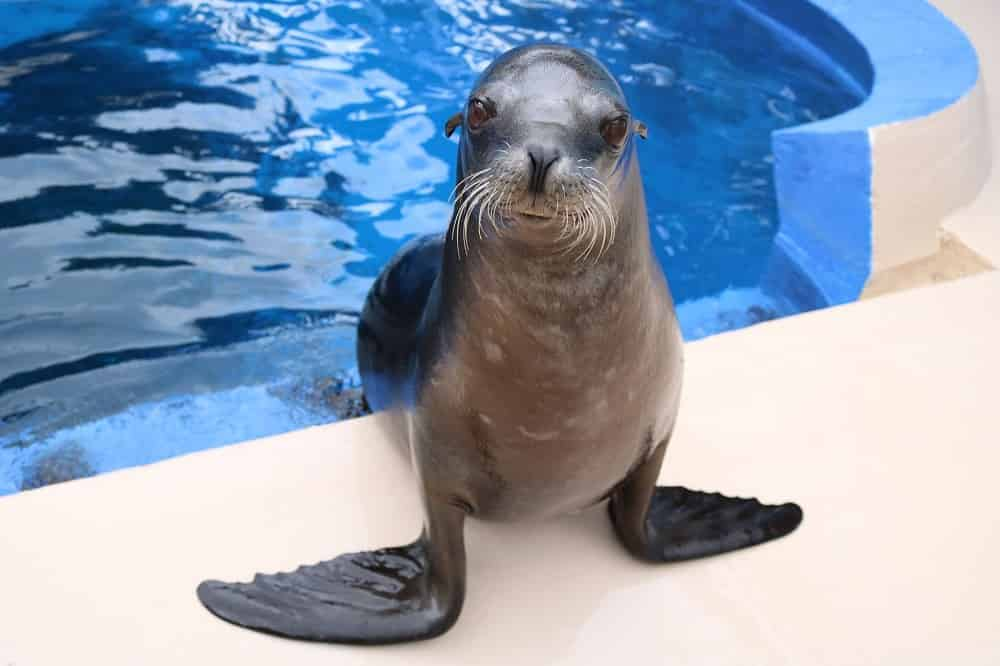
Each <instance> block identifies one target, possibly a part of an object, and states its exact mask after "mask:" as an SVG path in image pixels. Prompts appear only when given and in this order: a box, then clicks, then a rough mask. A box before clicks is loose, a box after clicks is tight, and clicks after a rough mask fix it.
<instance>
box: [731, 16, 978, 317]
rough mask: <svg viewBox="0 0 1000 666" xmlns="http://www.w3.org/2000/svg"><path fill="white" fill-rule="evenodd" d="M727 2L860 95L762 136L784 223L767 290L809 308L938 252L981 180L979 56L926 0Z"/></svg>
mask: <svg viewBox="0 0 1000 666" xmlns="http://www.w3.org/2000/svg"><path fill="white" fill-rule="evenodd" d="M737 2H738V3H739V4H740V5H742V6H743V8H744V10H745V11H746V12H747V14H748V15H750V16H751V17H753V18H754V19H755V20H756V21H758V22H760V23H761V24H763V25H767V26H768V27H770V28H771V29H772V30H774V31H777V32H779V33H782V34H784V35H786V36H787V39H789V40H793V41H795V42H797V43H798V44H799V45H800V46H801V47H802V48H803V50H804V51H806V52H808V53H811V54H812V55H813V57H814V58H815V59H816V61H817V62H819V63H821V64H823V65H824V66H825V67H827V68H828V69H830V70H831V71H832V72H834V73H835V74H836V75H837V77H838V78H839V79H840V80H841V81H843V82H846V83H847V84H848V85H853V86H858V87H860V88H862V89H864V90H866V91H869V94H868V96H867V99H866V100H865V102H864V103H862V104H861V105H860V106H858V107H856V108H854V109H852V110H850V111H847V112H845V113H843V114H841V115H838V116H835V117H832V118H828V119H825V120H821V121H818V122H814V123H810V124H807V125H800V126H797V127H792V128H788V129H782V130H778V131H776V132H774V134H773V135H772V145H773V148H774V156H775V174H774V178H775V188H776V191H777V199H778V210H779V215H780V220H781V228H780V231H779V233H778V235H777V237H776V239H775V247H774V251H773V255H772V258H771V262H770V266H769V268H768V274H767V276H766V278H765V285H768V286H769V288H770V289H771V290H772V291H775V292H778V293H792V294H794V295H795V297H796V298H797V299H798V300H799V301H800V302H803V303H806V304H810V303H811V305H812V306H813V307H822V306H824V305H836V304H840V303H846V302H850V301H853V300H856V299H857V298H859V297H860V296H861V294H862V292H863V291H864V288H865V285H866V284H867V283H868V282H869V280H870V279H871V278H872V277H873V276H874V275H876V274H877V273H879V272H880V271H884V270H887V269H890V268H893V267H895V266H899V265H901V264H905V263H908V262H911V261H915V260H918V259H921V258H924V257H927V256H930V255H933V254H935V253H936V252H937V250H938V228H939V224H940V222H941V220H942V218H944V217H945V216H946V215H947V214H948V213H950V212H951V211H953V210H955V209H956V208H959V207H960V206H962V205H964V204H966V203H968V202H970V201H971V200H972V199H973V198H974V197H975V195H976V194H977V193H978V192H979V190H980V189H981V187H982V185H983V184H984V183H985V181H986V178H987V176H988V175H989V170H990V164H991V155H990V149H989V145H990V142H989V141H988V137H989V127H988V120H987V114H986V98H985V94H984V92H983V84H982V79H981V77H980V72H979V61H978V57H977V55H976V51H975V49H974V48H973V46H972V44H971V43H970V42H969V40H968V38H967V37H966V36H965V34H964V33H963V32H962V31H961V30H960V29H959V28H958V27H957V26H956V25H955V24H954V23H952V22H951V21H949V20H948V19H947V18H946V17H945V16H944V15H943V14H941V13H940V12H939V11H938V10H937V9H935V8H934V7H933V6H931V5H930V4H928V3H927V2H925V1H924V0H879V1H878V2H872V1H871V0H812V1H811V2H805V0H803V2H789V0H737ZM803 274H805V276H807V277H808V280H807V281H805V282H804V281H803V279H802V278H803ZM810 283H811V284H810Z"/></svg>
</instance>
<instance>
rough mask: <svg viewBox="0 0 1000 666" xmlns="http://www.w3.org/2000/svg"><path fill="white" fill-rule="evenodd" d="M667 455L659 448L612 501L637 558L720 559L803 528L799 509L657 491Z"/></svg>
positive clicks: (661, 488)
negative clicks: (722, 555)
mask: <svg viewBox="0 0 1000 666" xmlns="http://www.w3.org/2000/svg"><path fill="white" fill-rule="evenodd" d="M665 450H666V443H664V444H661V445H660V446H659V447H658V449H657V451H656V452H655V453H654V454H653V455H652V456H650V458H649V459H648V460H647V461H646V462H644V463H643V464H642V465H640V466H639V468H638V469H636V470H635V471H634V472H633V473H632V475H631V476H630V477H629V479H628V480H627V481H626V482H625V483H624V484H623V485H622V486H621V487H620V488H619V489H618V490H616V491H615V493H614V494H613V495H612V497H611V503H610V505H609V510H610V513H611V521H612V523H613V524H614V526H615V531H616V532H617V533H618V536H619V538H621V540H622V543H624V544H625V547H626V548H628V550H629V552H631V553H632V554H633V555H635V556H636V557H638V558H640V559H642V560H647V561H651V562H679V561H682V560H693V559H696V558H699V557H707V556H709V555H718V554H720V553H727V552H729V551H732V550H737V549H739V548H746V547H748V546H754V545H757V544H760V543H764V542H766V541H771V540H772V539H777V538H779V537H782V536H785V535H786V534H789V533H790V532H792V531H793V530H794V529H795V528H796V527H798V526H799V523H801V522H802V509H800V508H799V506H798V505H797V504H791V503H789V504H780V505H768V504H761V503H760V502H759V501H757V500H756V499H742V498H738V497H726V496H724V495H720V494H719V493H704V492H699V491H695V490H688V489H687V488H681V487H678V486H669V487H668V486H659V487H657V486H656V485H655V483H656V478H657V477H658V476H659V471H660V465H661V464H662V462H663V454H664V452H665Z"/></svg>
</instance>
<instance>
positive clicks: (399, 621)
mask: <svg viewBox="0 0 1000 666" xmlns="http://www.w3.org/2000/svg"><path fill="white" fill-rule="evenodd" d="M435 513H436V514H437V515H436V517H437V518H438V519H439V520H437V521H431V524H432V525H434V526H433V527H432V528H431V529H429V530H427V531H426V532H425V534H424V536H422V537H421V538H420V539H418V540H417V541H415V542H414V543H412V544H410V545H408V546H400V547H397V548H380V549H379V550H374V551H366V552H361V553H348V554H346V555H341V556H340V557H337V558H335V559H332V560H328V561H326V562H320V563H319V564H314V565H310V566H302V567H299V568H298V569H296V570H295V571H294V572H291V573H278V574H271V575H262V574H258V575H257V576H255V577H254V579H253V581H252V582H249V583H223V582H220V581H214V580H210V581H205V582H203V583H202V584H201V585H199V586H198V599H199V600H201V603H202V604H204V606H205V608H207V609H208V610H209V611H211V612H212V613H213V614H215V615H216V616H218V617H220V618H222V619H223V620H226V621H227V622H231V623H233V624H236V625H239V626H241V627H246V628H248V629H254V630H257V631H262V632H265V633H269V634H274V635H277V636H284V637H287V638H297V639H300V640H309V641H323V642H327V643H351V644H360V645H382V644H387V643H401V642H404V641H415V640H421V639H425V638H433V637H435V636H438V635H440V634H443V633H444V632H445V631H447V630H448V629H449V628H450V627H451V626H452V625H453V624H455V621H456V620H457V619H458V615H459V613H460V612H461V610H462V602H463V600H464V598H465V550H464V545H463V540H462V524H463V519H464V513H462V512H460V511H457V510H455V509H451V508H447V509H437V510H436V511H435ZM435 523H436V524H435ZM428 533H429V534H430V535H431V536H430V537H428V536H427V534H428ZM432 544H433V545H432Z"/></svg>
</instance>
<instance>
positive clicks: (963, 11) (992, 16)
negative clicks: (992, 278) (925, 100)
mask: <svg viewBox="0 0 1000 666" xmlns="http://www.w3.org/2000/svg"><path fill="white" fill-rule="evenodd" d="M932 4H934V6H936V7H937V8H938V9H940V10H941V11H942V12H943V13H944V14H945V15H947V16H948V17H949V18H950V19H951V20H953V21H954V22H955V23H956V24H958V26H959V27H960V28H961V29H962V30H964V31H965V33H966V34H967V35H968V36H969V38H970V39H971V40H972V43H973V44H974V45H975V47H976V50H977V51H978V53H979V61H980V64H981V66H982V78H983V83H984V87H985V91H984V94H985V95H986V97H987V100H988V103H989V114H988V118H989V123H990V126H991V129H992V132H991V133H992V138H991V137H989V136H987V137H983V138H982V140H986V141H990V140H992V148H993V155H995V156H997V160H998V161H1000V41H998V40H997V31H998V30H1000V3H997V2H996V1H995V0H932ZM943 228H944V229H945V230H946V231H950V232H952V233H954V234H956V235H957V236H958V237H959V238H960V239H961V240H962V242H963V243H965V245H967V246H968V247H970V248H971V249H973V250H974V251H975V252H976V253H978V254H979V255H980V256H982V257H983V258H985V259H986V260H987V261H989V262H990V263H991V264H993V266H998V267H1000V168H998V167H997V165H996V164H994V167H993V169H992V171H991V173H990V175H989V178H988V180H987V181H986V185H985V186H984V187H983V189H982V190H981V191H980V193H979V196H978V197H977V198H976V199H975V200H974V201H973V202H972V203H971V204H970V205H968V206H966V207H965V208H963V209H961V210H958V211H956V212H954V213H952V214H951V215H949V216H948V217H947V218H946V219H945V221H944V223H943ZM998 316H1000V313H998Z"/></svg>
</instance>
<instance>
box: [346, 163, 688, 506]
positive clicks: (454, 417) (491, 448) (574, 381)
mask: <svg viewBox="0 0 1000 666" xmlns="http://www.w3.org/2000/svg"><path fill="white" fill-rule="evenodd" d="M624 186H625V187H627V188H628V189H629V192H628V193H627V195H626V196H627V197H628V199H629V200H630V201H632V202H633V203H634V206H633V207H632V209H631V210H629V211H627V214H628V215H631V216H632V219H630V220H628V221H626V222H624V223H622V227H623V229H624V230H626V231H625V232H624V233H621V232H620V233H619V237H618V239H617V242H616V245H615V246H614V247H612V248H611V249H610V250H609V251H608V252H607V253H606V254H605V255H604V256H603V257H602V258H601V263H600V264H599V265H598V266H594V265H580V264H575V265H570V266H566V265H564V264H561V263H549V264H547V263H545V262H540V261H539V260H538V258H537V257H534V256H524V255H520V254H517V253H514V252H512V251H511V250H510V248H509V247H507V246H504V245H502V244H501V243H493V244H487V243H482V244H480V245H478V246H477V247H476V248H475V249H473V251H472V252H471V253H470V254H469V255H468V256H467V257H465V256H463V257H462V258H461V259H459V258H458V252H457V251H456V250H455V247H454V246H455V243H456V242H457V241H456V240H455V238H454V237H455V234H453V233H452V234H449V235H448V237H447V238H448V240H447V241H446V240H445V239H444V238H442V237H429V238H424V239H421V241H419V243H418V244H414V245H411V246H409V247H407V248H406V249H404V250H403V252H402V253H401V256H400V257H399V258H398V259H397V260H396V262H394V264H393V265H390V267H389V268H388V269H387V271H386V272H385V273H383V275H382V277H381V278H380V281H382V280H391V279H393V277H394V275H393V271H405V270H407V269H410V270H411V272H412V269H413V267H414V266H415V265H418V264H421V265H433V262H437V266H438V271H437V276H436V279H435V282H434V283H433V285H432V286H431V287H430V289H427V290H426V304H425V306H424V308H422V309H421V310H420V311H419V313H418V312H416V311H411V314H410V318H409V319H405V318H402V317H395V318H393V317H390V316H388V315H387V314H386V312H387V309H388V308H389V307H391V306H387V305H386V303H385V301H384V299H385V297H386V294H384V293H383V292H384V291H385V290H384V289H382V288H381V287H382V285H381V284H377V285H376V286H375V287H374V288H373V289H372V291H371V292H370V294H369V297H368V302H367V303H366V307H365V310H364V313H363V314H362V324H361V327H360V330H359V342H358V364H359V368H360V370H361V376H362V379H363V381H364V385H365V395H366V396H367V398H368V401H369V404H371V406H372V408H373V409H377V410H383V409H403V410H405V411H406V418H400V419H397V420H396V423H397V433H396V437H397V438H398V439H399V440H400V441H403V442H406V441H408V440H409V432H408V430H407V426H408V425H409V423H412V424H413V427H414V428H415V429H416V430H417V431H419V432H423V433H426V435H425V437H424V438H425V439H426V440H427V441H432V442H435V445H434V451H433V454H432V455H434V456H436V457H440V458H444V459H446V460H447V461H448V464H447V465H446V466H443V467H442V466H431V469H432V471H434V472H438V471H440V472H441V473H440V474H435V475H434V478H433V480H432V485H433V486H434V488H435V489H437V490H439V491H441V492H448V493H450V494H453V495H454V496H455V498H456V500H459V501H461V502H463V503H465V504H467V505H468V506H469V508H470V511H471V515H474V516H476V517H479V518H487V519H523V518H531V519H534V518H542V517H549V516H553V515H558V514H562V513H566V512H569V511H575V510H579V509H582V508H584V507H587V506H590V505H592V504H594V503H596V502H598V501H600V500H602V499H605V498H606V497H607V496H608V495H609V494H610V492H611V490H612V489H613V488H614V487H615V486H617V485H618V484H619V483H620V482H622V481H623V480H624V479H625V477H626V476H627V475H628V473H629V471H631V470H632V469H634V468H635V467H636V466H637V465H638V464H639V463H640V462H641V461H642V460H643V459H645V458H646V457H647V456H648V455H649V454H650V453H652V450H653V447H654V446H655V445H656V444H657V443H659V442H662V441H664V440H665V439H666V438H667V436H668V435H669V433H670V431H671V429H672V427H673V423H674V419H675V417H676V413H677V406H678V400H679V395H680V387H681V370H682V360H681V359H682V344H681V337H680V332H679V328H678V326H677V321H676V317H675V315H674V309H673V304H672V302H671V298H670V292H669V290H668V288H667V283H666V280H665V278H664V277H663V272H662V269H661V268H660V265H659V263H658V262H657V260H656V258H655V256H653V253H652V251H651V249H650V244H649V241H648V238H647V234H648V224H647V222H646V210H645V205H644V204H643V194H642V183H641V181H640V178H639V167H638V161H637V160H633V161H632V164H631V168H630V173H628V174H627V178H626V179H625V185H624ZM633 236H634V237H633ZM432 248H433V249H436V251H432ZM419 272H421V273H424V274H426V272H425V271H419ZM413 291H414V292H416V293H413V292H410V293H409V294H408V297H409V298H410V299H413V300H408V302H409V303H412V302H413V301H414V300H418V299H419V297H420V296H421V294H420V293H419V292H420V291H421V290H420V289H419V288H418V289H414V290H413ZM391 297H394V298H396V299H397V302H398V301H399V300H400V295H399V294H392V296H391ZM380 337H381V338H382V339H383V340H379V338H380ZM400 337H407V338H410V339H412V340H414V344H412V346H411V347H410V349H411V352H410V353H409V354H407V355H403V356H397V355H395V354H394V353H392V352H390V353H385V352H383V351H382V350H384V349H386V348H388V347H391V345H387V344H386V343H385V342H384V340H392V339H397V340H398V339H399V338H400ZM395 348H398V347H395ZM387 376H388V377H391V378H389V379H388V381H387ZM411 387H412V392H409V391H410V389H411ZM408 392H409V393H408ZM408 422H409V423H408ZM421 454H422V452H421V451H419V450H417V451H415V455H421ZM445 489H447V490H445Z"/></svg>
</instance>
